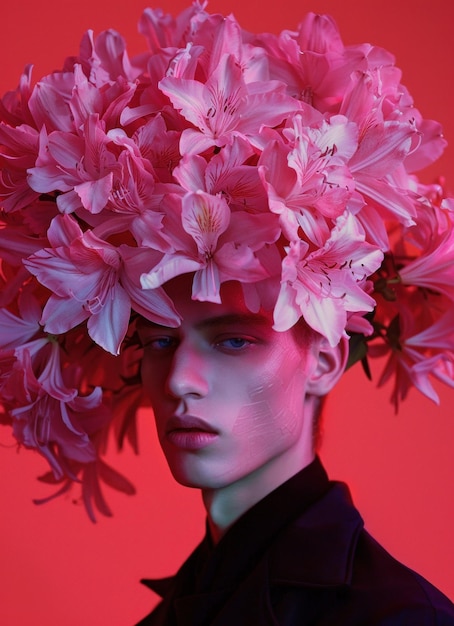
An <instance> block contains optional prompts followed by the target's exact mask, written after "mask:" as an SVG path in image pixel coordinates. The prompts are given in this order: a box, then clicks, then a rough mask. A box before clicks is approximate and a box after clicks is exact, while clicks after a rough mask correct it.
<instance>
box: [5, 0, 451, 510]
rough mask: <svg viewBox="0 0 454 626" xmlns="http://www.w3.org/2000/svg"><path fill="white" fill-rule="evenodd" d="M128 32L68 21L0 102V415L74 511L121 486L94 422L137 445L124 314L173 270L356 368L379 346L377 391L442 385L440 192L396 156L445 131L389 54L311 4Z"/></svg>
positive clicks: (446, 349)
mask: <svg viewBox="0 0 454 626" xmlns="http://www.w3.org/2000/svg"><path fill="white" fill-rule="evenodd" d="M139 30H140V33H141V34H142V35H144V36H145V38H146V40H147V42H148V46H149V49H148V51H147V52H145V53H143V54H141V55H139V56H138V57H136V58H134V59H131V60H130V59H129V58H128V55H127V52H126V47H125V43H124V41H123V39H122V38H121V36H120V35H119V34H118V33H116V32H113V31H106V32H103V33H101V34H100V35H99V36H98V37H97V38H94V37H93V34H92V33H91V32H88V33H87V34H86V35H85V36H84V37H83V39H82V43H81V48H80V54H79V56H77V57H71V58H69V59H67V60H66V61H65V63H64V67H63V69H62V70H61V71H56V72H53V73H52V74H50V75H49V76H46V77H44V78H42V79H41V80H39V81H38V82H37V83H36V85H35V86H34V87H33V86H32V84H31V69H30V68H27V69H26V71H25V73H24V74H23V76H22V78H21V81H20V84H19V87H18V89H17V90H16V91H15V92H10V93H8V94H6V95H5V96H4V98H3V99H2V101H1V102H0V119H1V125H0V162H1V168H2V170H1V178H0V199H1V207H2V208H1V209H0V256H1V257H2V261H1V271H0V282H1V293H0V307H1V308H0V400H1V402H2V404H3V407H4V413H3V414H1V415H0V417H1V419H2V421H3V423H9V424H12V426H13V431H14V434H15V436H16V438H17V439H18V441H19V442H20V443H21V444H23V445H25V446H26V447H32V448H35V449H37V450H38V451H39V452H40V453H41V454H42V455H44V456H45V457H46V459H47V460H48V462H49V464H50V466H51V472H49V474H48V475H46V476H45V477H43V478H44V480H47V481H49V482H55V483H61V486H60V488H59V491H58V493H62V492H64V491H66V490H67V489H69V487H70V486H71V484H72V483H73V482H74V481H80V482H81V483H82V494H83V500H84V503H85V505H86V508H87V510H88V512H89V514H90V516H91V517H92V518H93V517H94V506H96V507H97V508H98V509H99V510H100V511H101V512H103V513H105V514H109V509H108V506H107V504H106V502H105V500H104V498H103V496H102V493H101V491H100V487H99V482H98V480H99V478H101V479H102V480H104V481H105V482H107V483H108V484H110V485H112V486H114V487H116V488H118V489H121V490H124V491H126V492H132V491H133V487H132V485H131V484H130V483H129V482H128V481H127V480H126V479H125V478H123V477H121V476H120V475H119V474H117V473H116V471H115V470H114V469H113V468H111V467H109V466H107V464H106V463H105V462H104V461H103V460H102V453H103V452H104V448H105V443H106V439H107V433H108V431H109V428H111V427H113V428H114V430H115V433H116V435H117V437H118V440H119V442H120V444H121V443H122V442H123V440H124V439H125V438H127V439H129V441H130V442H131V444H132V445H133V446H134V448H137V434H136V428H135V413H136V411H137V409H138V408H139V407H140V406H141V405H142V404H143V403H144V399H143V397H142V392H141V383H140V376H139V366H140V358H141V349H140V346H139V345H138V343H137V341H136V340H135V324H136V320H137V318H138V317H144V318H146V319H148V320H151V321H153V322H157V323H159V324H163V325H167V326H178V324H179V323H180V318H179V315H178V313H177V311H176V310H175V308H174V306H173V303H172V301H171V300H170V299H169V297H168V296H167V295H166V292H165V291H164V289H163V287H162V286H163V284H164V283H166V282H167V281H168V280H170V279H172V278H173V277H175V276H178V275H181V274H188V273H189V274H192V275H193V298H194V299H198V300H206V301H211V302H219V301H220V286H221V285H222V283H223V282H225V281H229V280H235V281H239V282H240V283H241V285H242V287H243V291H244V296H245V300H246V302H247V304H248V306H249V307H250V308H251V310H253V311H256V310H258V309H259V308H260V306H265V307H269V308H272V309H274V323H275V328H276V330H278V331H284V330H286V329H288V328H290V327H291V326H293V325H294V324H295V323H296V322H297V320H298V319H299V318H301V317H303V318H304V319H305V321H306V322H307V324H308V325H309V326H310V327H312V328H313V329H314V330H316V331H317V332H318V333H320V334H322V335H324V336H325V337H326V339H327V340H328V341H329V342H330V343H331V344H332V345H335V344H336V343H337V342H338V341H339V339H340V338H341V337H342V336H343V335H344V334H345V333H348V334H349V335H350V337H351V341H350V345H351V362H354V361H357V360H362V361H363V363H364V364H365V366H366V369H367V355H370V356H376V355H388V360H387V362H386V365H385V368H384V372H383V375H382V378H381V381H380V382H383V381H385V380H387V379H389V378H390V377H393V376H394V379H395V385H394V390H393V394H392V400H393V402H394V404H395V405H396V407H397V405H398V403H399V401H400V400H401V399H403V398H405V396H406V394H407V392H408V390H409V388H410V387H411V386H415V387H417V388H418V389H419V390H420V391H421V392H422V393H424V394H425V395H426V396H428V397H430V398H432V399H433V400H437V395H436V392H435V390H434V388H433V387H432V385H431V382H430V381H429V374H432V375H433V376H435V377H436V378H438V379H440V380H442V381H444V382H446V383H448V384H449V385H451V386H454V382H453V380H454V334H453V328H454V307H453V300H454V229H453V223H454V212H453V211H454V201H453V200H450V199H444V197H443V195H444V194H443V190H442V187H441V186H440V185H438V184H434V185H429V186H424V185H422V184H421V183H420V182H419V181H418V179H417V178H416V177H415V176H414V175H413V174H412V172H414V171H417V170H419V169H421V168H422V167H424V166H426V165H428V164H429V163H431V162H432V161H433V160H435V159H436V158H437V157H438V156H439V155H440V154H441V152H442V150H443V148H444V144H445V142H444V140H443V138H442V136H441V129H440V126H439V124H437V123H436V122H432V121H427V120H424V119H422V117H421V115H420V114H419V112H418V111H417V110H416V109H415V108H414V107H413V102H412V99H411V97H410V95H409V93H408V92H407V90H406V89H405V87H403V86H402V85H401V84H400V72H399V70H398V69H397V68H396V67H395V66H394V60H393V57H392V56H391V55H390V54H389V53H388V52H386V51H385V50H383V49H380V48H377V47H374V46H371V45H368V44H363V45H357V46H344V45H343V43H342V41H341V38H340V35H339V33H338V30H337V28H336V25H335V23H334V22H333V20H332V19H331V18H330V17H327V16H319V15H314V14H309V15H307V16H306V17H305V19H304V20H303V22H302V23H301V24H300V26H299V27H298V29H297V30H296V31H284V32H282V33H281V34H280V35H273V34H270V33H265V34H261V35H253V34H251V33H249V32H246V31H244V30H242V29H241V27H240V26H239V24H238V23H237V21H236V20H235V18H234V17H232V16H229V17H226V18H225V17H223V16H221V15H210V14H209V13H207V12H206V11H205V5H203V6H202V5H201V4H199V3H197V2H196V3H194V5H193V6H192V7H190V8H189V9H187V10H186V11H184V12H183V13H181V14H180V15H179V16H178V17H177V18H176V19H173V18H172V17H170V16H168V15H164V14H163V13H162V12H161V11H159V10H151V9H147V10H146V11H145V12H144V14H143V15H142V18H141V20H140V24H139Z"/></svg>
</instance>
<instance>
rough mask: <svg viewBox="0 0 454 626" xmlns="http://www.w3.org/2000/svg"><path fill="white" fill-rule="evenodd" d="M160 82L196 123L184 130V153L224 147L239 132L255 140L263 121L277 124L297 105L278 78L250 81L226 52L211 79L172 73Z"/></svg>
mask: <svg viewBox="0 0 454 626" xmlns="http://www.w3.org/2000/svg"><path fill="white" fill-rule="evenodd" d="M159 88H160V89H161V90H162V91H163V93H165V94H166V95H167V96H168V97H169V98H170V100H171V102H172V104H173V105H174V107H175V108H176V109H178V110H179V111H181V114H182V115H183V117H184V118H185V119H187V120H188V121H189V122H191V123H192V124H193V125H194V126H195V129H192V128H188V129H185V130H184V131H183V133H182V135H181V140H180V151H181V153H182V154H201V153H202V152H205V150H208V149H209V148H213V147H218V148H221V147H223V146H225V145H228V144H230V143H231V142H232V139H233V137H234V136H235V135H241V136H243V137H247V138H248V140H249V141H250V142H251V143H252V144H254V143H255V142H256V141H258V134H259V131H260V128H261V127H262V126H271V127H273V126H276V125H277V124H279V123H280V122H282V120H283V119H284V117H285V116H286V115H288V114H289V113H290V112H291V111H294V110H295V108H296V105H295V102H294V101H293V99H292V98H289V97H288V96H287V95H286V94H285V85H284V84H282V83H279V82H277V81H263V82H262V81H261V82H257V83H248V84H246V83H245V81H244V78H243V74H242V71H241V68H240V67H238V64H237V62H236V59H235V58H234V57H233V56H231V55H228V54H225V55H224V56H223V57H222V58H221V60H220V62H219V65H218V66H217V68H216V69H215V70H214V72H213V74H212V75H211V76H210V77H209V78H208V80H207V82H206V83H200V82H198V81H197V80H188V79H182V78H180V79H178V78H172V77H166V78H164V79H163V80H162V81H161V82H160V83H159Z"/></svg>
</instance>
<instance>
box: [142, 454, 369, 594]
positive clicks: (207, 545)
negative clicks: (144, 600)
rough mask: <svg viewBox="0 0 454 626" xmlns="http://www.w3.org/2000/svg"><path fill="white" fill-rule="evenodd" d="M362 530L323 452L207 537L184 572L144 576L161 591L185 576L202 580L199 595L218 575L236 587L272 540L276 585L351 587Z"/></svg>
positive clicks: (218, 582) (271, 572) (224, 584)
mask: <svg viewBox="0 0 454 626" xmlns="http://www.w3.org/2000/svg"><path fill="white" fill-rule="evenodd" d="M264 522H265V523H264ZM362 528H363V520H362V518H361V516H360V515H359V513H358V511H357V510H356V509H355V508H354V506H353V504H352V501H351V497H350V493H349V491H348V488H347V487H346V486H345V485H343V484H342V483H335V482H329V481H328V477H327V475H326V472H325V470H324V468H323V466H322V464H321V462H320V461H319V459H318V458H316V459H315V460H314V462H313V463H312V464H311V465H309V466H308V467H306V468H305V469H303V470H302V471H301V472H299V474H297V475H296V476H294V477H292V478H291V479H290V480H289V481H287V482H286V483H284V484H283V485H281V486H280V487H279V488H278V489H277V490H275V491H274V492H272V493H271V494H269V495H268V496H267V497H266V498H264V499H263V500H262V501H260V502H259V503H257V504H256V505H255V506H254V507H252V509H250V510H249V511H248V512H247V513H245V515H244V516H243V517H242V518H240V519H239V520H238V521H237V522H236V523H235V524H234V526H233V527H232V528H231V529H230V530H229V531H228V532H227V533H226V535H225V537H224V538H223V539H222V540H221V541H220V542H219V544H218V545H217V546H216V547H215V548H213V547H212V545H211V542H210V539H209V536H208V535H207V536H206V537H205V539H204V540H203V542H202V543H201V544H200V545H199V546H198V548H196V550H195V551H194V552H193V554H192V555H191V556H190V557H189V559H188V561H187V562H186V563H185V564H184V565H183V567H182V568H181V570H180V571H179V573H178V574H177V576H176V577H171V578H165V579H154V580H142V581H141V582H143V583H144V584H145V585H147V586H148V587H149V588H150V589H152V590H153V591H155V592H156V593H158V594H159V595H160V596H165V595H166V594H167V593H168V592H170V590H171V589H172V588H173V589H174V588H175V584H176V586H177V587H178V586H179V584H178V583H179V582H180V583H181V582H183V579H186V581H188V579H193V580H194V579H195V578H196V577H197V578H198V580H199V582H198V584H197V589H196V588H194V589H193V593H194V592H195V593H197V594H199V593H203V592H209V591H213V589H212V588H211V589H210V587H211V585H210V581H213V582H214V585H215V586H217V588H218V589H219V588H221V589H222V588H229V587H231V585H232V583H233V582H234V580H235V578H236V577H237V575H238V569H241V567H245V568H248V563H251V562H253V561H255V562H257V559H256V556H258V555H260V554H262V553H263V552H266V550H267V548H268V547H269V546H272V547H271V550H270V552H269V555H268V561H267V567H268V576H269V580H270V582H271V583H274V584H285V585H294V586H311V587H333V586H342V585H348V584H349V583H350V581H351V573H352V562H353V557H354V553H355V548H356V544H357V541H358V537H359V534H360V532H361V530H362ZM232 563H233V569H232ZM199 564H202V565H201V567H200V566H199ZM226 564H227V565H226Z"/></svg>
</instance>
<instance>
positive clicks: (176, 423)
mask: <svg viewBox="0 0 454 626" xmlns="http://www.w3.org/2000/svg"><path fill="white" fill-rule="evenodd" d="M175 431H189V432H204V433H211V434H214V435H217V434H218V431H217V430H216V429H215V428H213V426H212V425H211V424H209V423H208V422H206V421H205V420H203V419H201V418H200V417H194V416H193V415H183V416H179V415H174V416H172V417H171V418H170V419H169V421H168V422H167V424H166V431H165V432H166V435H168V434H169V433H171V432H175Z"/></svg>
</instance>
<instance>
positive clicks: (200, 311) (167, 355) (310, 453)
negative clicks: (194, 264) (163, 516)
mask: <svg viewBox="0 0 454 626" xmlns="http://www.w3.org/2000/svg"><path fill="white" fill-rule="evenodd" d="M191 282H192V277H191V279H190V278H189V277H181V278H179V279H175V280H173V281H171V283H169V285H168V287H167V292H168V293H169V295H170V296H171V297H172V299H173V301H174V303H175V306H176V309H177V311H178V312H179V313H180V314H181V316H182V323H181V326H180V327H179V328H176V329H175V328H166V327H162V326H158V325H155V324H151V323H147V322H145V323H144V324H143V325H142V326H141V328H140V336H141V340H142V343H143V346H144V358H143V365H142V380H143V385H144V387H145V389H146V391H147V393H148V394H149V397H150V400H151V404H152V408H153V411H154V415H155V419H156V427H157V431H158V436H159V441H160V443H161V446H162V449H163V451H164V454H165V456H166V459H167V462H168V464H169V467H170V469H171V471H172V474H173V476H174V477H175V479H176V480H177V481H178V482H180V483H182V484H183V485H187V486H190V487H196V488H199V489H201V492H202V497H203V502H204V505H205V508H206V511H207V534H206V536H205V538H204V540H203V541H202V543H201V544H200V545H199V546H198V548H196V550H195V551H194V552H193V554H192V555H191V556H190V557H189V559H188V560H187V561H186V563H185V564H184V565H183V566H182V568H181V569H180V570H179V572H178V573H177V575H176V576H175V578H173V579H170V580H169V579H168V580H165V581H145V583H146V584H148V585H149V586H150V587H151V588H152V589H154V590H155V591H157V592H158V593H161V594H163V596H164V600H163V602H162V603H161V604H160V605H159V606H158V608H157V609H156V610H155V611H153V612H152V613H151V614H150V615H149V616H148V617H146V618H145V619H144V620H143V621H141V622H140V624H156V625H163V626H164V625H165V626H170V625H176V624H178V625H182V626H183V625H185V626H186V625H187V626H194V625H197V626H203V625H205V624H206V625H208V624H210V625H213V626H231V625H232V624H237V625H244V626H253V625H254V626H259V625H262V624H285V625H305V624H324V625H325V624H326V625H328V624H330V625H331V624H332V625H333V626H334V625H335V626H341V625H344V624H345V625H349V626H354V625H360V624H361V625H370V624H377V625H378V624H380V625H383V626H384V625H404V624H405V625H410V624H411V625H414V626H417V625H421V626H422V625H423V624H427V625H429V624H434V625H435V624H439V625H441V624H454V606H453V605H452V604H451V602H450V601H449V600H448V599H447V598H446V597H444V596H443V595H442V594H441V593H440V592H438V591H437V590H436V589H435V588H434V587H432V586H431V585H430V584H429V583H428V582H427V581H425V580H424V579H423V578H422V577H420V576H419V575H418V574H416V573H414V572H412V571H411V570H409V569H408V568H406V567H405V566H403V565H401V564H400V563H398V562H397V561H395V560H394V559H393V558H392V557H391V556H390V555H389V554H388V553H386V552H385V550H384V549H383V548H381V547H380V546H379V545H378V544H377V543H376V542H375V541H374V540H373V539H372V537H370V535H368V533H367V532H366V531H365V530H364V529H363V522H362V519H361V517H360V515H359V513H358V511H357V510H356V509H355V508H354V506H353V504H352V502H351V500H350V497H349V492H348V489H347V487H346V486H345V485H343V484H340V483H331V482H329V480H328V478H327V475H326V473H325V471H324V469H323V466H322V465H321V463H320V460H319V459H318V458H317V457H316V456H315V452H314V446H313V440H314V437H313V424H314V419H315V417H316V415H315V413H316V411H317V407H318V405H319V399H320V397H321V396H324V395H325V394H327V393H328V392H329V391H330V389H331V388H332V387H333V386H334V385H335V383H336V381H337V380H338V378H339V376H340V375H341V374H342V372H343V369H344V366H345V361H346V355H347V345H346V341H345V340H341V341H340V343H339V344H338V345H337V346H335V347H331V346H330V345H329V343H328V342H327V341H326V340H325V339H324V338H322V337H321V336H320V335H317V334H316V333H314V332H312V331H309V330H308V329H307V328H306V327H305V326H303V325H302V324H301V323H299V324H298V325H297V326H296V327H294V328H292V329H290V330H287V331H285V332H276V331H275V330H273V318H272V314H271V313H270V312H269V311H260V312H259V313H257V314H253V313H251V312H250V311H249V310H248V308H247V307H246V305H245V303H244V300H243V296H242V290H241V286H240V285H239V284H238V283H233V282H232V283H225V285H224V286H223V288H222V290H221V293H222V303H221V304H216V303H209V302H197V301H193V300H191V291H190V289H191Z"/></svg>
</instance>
